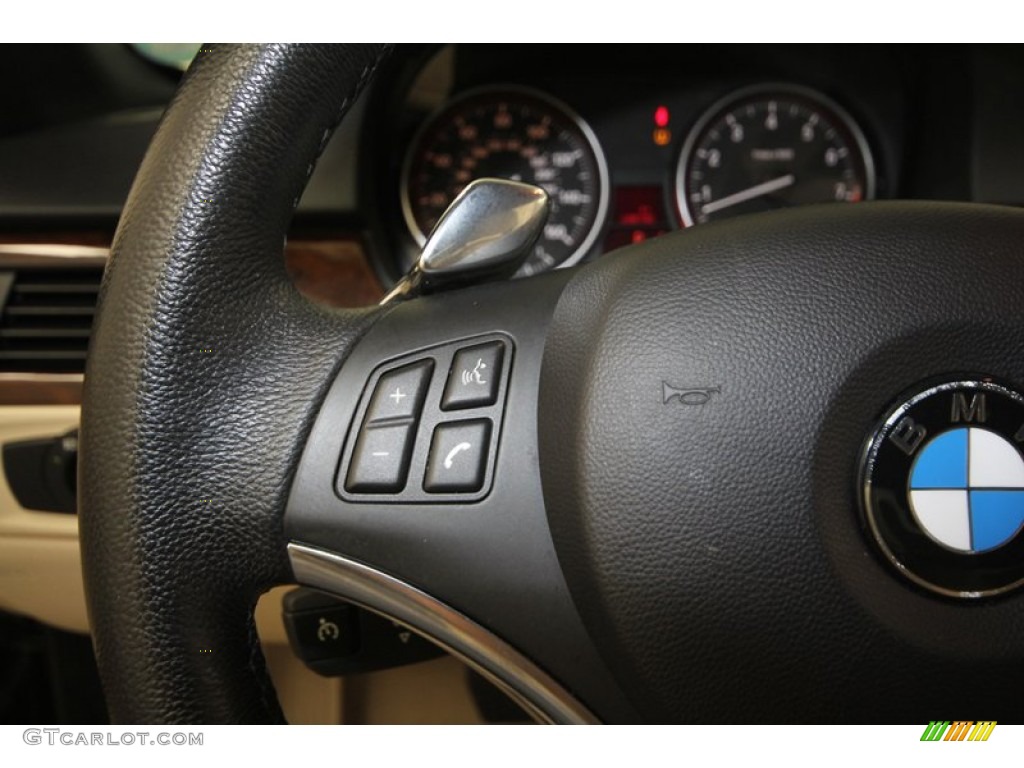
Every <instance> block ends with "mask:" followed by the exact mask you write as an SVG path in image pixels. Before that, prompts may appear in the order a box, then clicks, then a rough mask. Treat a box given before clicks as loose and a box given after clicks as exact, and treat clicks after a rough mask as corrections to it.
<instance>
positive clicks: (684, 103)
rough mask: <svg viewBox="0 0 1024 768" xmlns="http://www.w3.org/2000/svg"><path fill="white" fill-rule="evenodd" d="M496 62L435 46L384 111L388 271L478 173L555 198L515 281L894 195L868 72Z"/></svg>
mask: <svg viewBox="0 0 1024 768" xmlns="http://www.w3.org/2000/svg"><path fill="white" fill-rule="evenodd" d="M574 49H575V47H571V48H570V49H569V51H570V52H571V51H573V50H574ZM613 50H615V49H613ZM502 53H504V51H503V47H501V46H499V47H498V48H497V51H496V52H495V51H491V52H490V53H489V54H484V52H483V51H481V50H477V49H472V48H471V49H468V50H467V49H464V48H462V47H460V48H459V49H455V48H451V47H448V48H444V49H441V50H440V52H437V53H435V54H434V55H432V56H431V57H427V58H426V59H425V60H424V61H423V63H422V64H421V66H420V67H419V68H418V69H417V70H416V72H415V74H414V75H412V76H411V77H409V78H407V82H408V86H407V89H406V90H405V91H404V96H403V97H402V98H401V100H400V101H399V103H398V104H397V105H393V107H392V114H393V115H394V119H393V120H391V121H390V122H391V123H393V124H396V125H398V126H400V127H399V128H398V129H396V130H394V131H391V132H390V133H389V134H388V132H387V131H385V133H386V134H388V139H387V146H386V148H385V149H383V150H381V149H380V148H378V151H377V155H378V157H383V158H384V160H383V161H382V162H383V164H384V165H386V166H388V167H387V168H386V170H385V171H384V173H383V174H379V176H381V177H383V178H384V179H386V182H385V183H384V184H383V185H381V186H380V189H379V190H378V193H377V199H378V201H379V202H380V203H381V205H382V208H383V209H384V210H385V211H387V212H388V213H386V214H385V216H384V218H385V222H384V226H383V227H382V229H383V230H385V232H386V234H385V235H384V236H385V238H386V240H388V242H387V243H386V244H385V248H386V250H387V251H389V252H390V253H397V254H398V258H397V259H396V260H395V264H394V265H393V266H392V269H391V270H390V271H391V272H393V273H400V272H402V271H404V270H405V269H406V268H407V266H408V265H409V264H410V263H411V262H412V261H413V259H414V258H415V255H416V253H417V252H418V249H419V248H420V247H421V246H422V244H423V243H424V242H425V240H426V238H427V236H428V235H429V233H430V230H431V229H432V227H433V226H434V225H435V224H436V223H437V221H438V219H439V218H440V216H441V214H442V213H443V212H444V211H445V209H446V208H447V207H448V205H449V204H450V203H451V202H452V201H453V200H454V199H455V197H456V196H457V195H458V194H459V193H460V192H461V191H462V189H463V188H464V187H465V186H466V185H467V184H469V183H470V182H471V181H473V180H474V179H477V178H481V177H487V176H490V177H499V178H506V179H512V180H515V181H523V182H528V183H531V184H536V185H538V186H540V187H542V188H543V189H545V190H546V191H547V193H548V195H549V196H550V198H551V203H552V209H551V214H550V217H549V220H548V223H547V226H546V227H545V229H544V232H543V234H542V236H541V237H540V239H539V241H538V243H537V245H536V247H535V249H534V252H533V254H532V255H531V256H530V257H529V258H528V260H527V261H526V263H525V264H524V265H523V267H522V268H521V270H520V272H519V275H520V276H527V275H532V274H537V273H539V272H543V271H546V270H550V269H556V268H560V267H565V266H570V265H573V264H576V263H578V262H580V261H583V260H586V259H590V258H593V257H595V256H597V255H599V254H602V253H606V252H610V251H614V250H615V249H617V248H620V247H622V246H625V245H629V244H631V243H637V242H641V241H643V240H646V239H648V238H650V237H656V236H659V235H661V234H664V233H666V232H669V231H671V230H675V229H680V228H685V227H690V226H702V225H704V224H706V223H708V222H713V221H718V220H721V219H726V218H732V217H737V216H745V215H749V214H753V213H757V212H761V211H770V210H774V209H778V208H785V207H791V206H797V205H808V204H815V203H833V204H834V203H838V204H853V203H859V202H862V201H866V200H871V199H874V198H875V197H877V196H890V194H891V190H892V189H893V187H894V178H893V176H894V175H895V174H894V164H892V163H887V162H885V160H886V155H887V154H889V155H890V156H891V155H892V147H893V144H894V141H896V143H898V137H895V138H894V133H898V131H895V132H894V131H893V130H892V129H893V127H894V125H897V126H898V123H899V115H898V112H899V110H898V109H893V102H892V100H891V99H890V100H888V101H887V100H886V99H885V98H882V99H879V98H878V93H879V88H881V91H882V92H883V93H884V91H885V86H884V85H882V86H879V84H878V82H877V80H879V78H876V79H875V80H874V81H873V80H872V78H871V76H870V73H868V75H867V76H866V77H853V78H846V77H842V76H839V74H836V73H833V75H834V76H833V77H831V78H829V79H822V78H821V77H819V76H817V75H816V74H812V73H813V72H814V71H815V70H814V69H812V68H810V66H809V63H808V62H804V64H805V65H807V68H804V67H801V66H799V65H796V64H794V62H790V67H789V68H787V67H775V68H772V67H760V68H759V67H754V66H752V65H751V66H747V67H744V66H734V67H732V68H730V67H725V68H723V71H722V72H718V73H716V74H715V75H714V76H711V75H707V76H703V77H698V76H695V75H694V74H693V73H688V72H687V71H686V70H685V69H680V71H679V72H678V73H673V72H672V71H671V70H668V69H667V68H666V67H665V66H664V63H665V56H666V54H667V52H665V51H662V52H659V54H658V55H659V56H660V57H661V58H659V59H657V60H655V61H651V60H648V59H645V57H644V56H643V55H641V54H638V52H637V51H633V50H627V51H626V52H624V53H623V55H622V57H621V60H620V61H617V62H609V61H607V60H606V59H600V58H598V59H595V60H594V61H593V62H589V61H588V60H587V58H588V57H589V56H591V54H592V53H594V54H596V52H590V51H587V52H585V53H583V54H576V55H577V57H578V58H580V59H581V60H579V61H577V62H575V63H572V62H570V61H560V60H558V59H557V57H552V58H551V60H547V59H546V57H545V56H543V55H541V56H539V58H540V59H541V61H531V62H529V66H527V67H526V68H524V69H522V71H520V72H517V73H516V75H513V74H512V71H511V69H510V68H509V67H508V66H501V63H500V61H494V59H495V58H498V59H500V58H502V56H501V54H502ZM689 53H690V54H691V55H692V53H693V52H692V51H691V52H689ZM808 55H810V54H808ZM817 55H821V54H820V52H818V54H817ZM569 58H570V59H571V58H572V56H570V57H569ZM684 58H685V57H684ZM590 64H592V65H593V66H590ZM547 67H552V68H555V69H554V70H553V71H545V69H546V68H547ZM780 75H781V76H780ZM879 101H881V102H882V105H881V106H879V103H878V102H879ZM886 110H888V116H887V117H886V116H885V115H883V114H882V113H885V112H886ZM880 115H882V116H883V119H888V123H887V124H885V125H884V126H883V127H881V128H880V122H882V120H880ZM378 138H379V137H378ZM378 167H379V166H378Z"/></svg>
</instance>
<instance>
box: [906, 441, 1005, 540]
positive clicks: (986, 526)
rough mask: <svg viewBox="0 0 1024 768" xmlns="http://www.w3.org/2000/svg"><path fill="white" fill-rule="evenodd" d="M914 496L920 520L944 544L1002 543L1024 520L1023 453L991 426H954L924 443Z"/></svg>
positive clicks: (913, 478)
mask: <svg viewBox="0 0 1024 768" xmlns="http://www.w3.org/2000/svg"><path fill="white" fill-rule="evenodd" d="M909 497H910V498H909V500H910V508H911V511H912V512H913V514H914V518H915V519H916V520H917V523H918V524H919V525H920V526H921V528H922V529H923V530H924V532H925V533H927V534H928V535H929V536H930V537H931V538H932V539H934V540H935V541H936V542H937V543H938V544H941V545H942V546H943V547H946V548H947V549H951V550H954V551H956V552H962V553H966V554H977V553H979V552H987V551H989V550H993V549H997V548H998V547H1001V546H1003V545H1004V544H1006V543H1008V542H1009V541H1011V540H1012V539H1013V538H1014V537H1015V536H1016V535H1017V533H1018V532H1019V531H1020V529H1021V527H1022V526H1024V459H1022V458H1021V455H1020V452H1019V451H1018V450H1017V449H1016V447H1014V445H1013V444H1012V443H1011V442H1009V441H1008V440H1006V439H1005V438H1003V437H1001V436H999V435H997V434H996V433H995V432H992V431H990V430H988V429H983V428H981V427H963V428H959V429H952V430H949V431H947V432H943V433H942V434H940V435H939V436H938V437H936V438H934V439H933V440H931V442H929V443H928V444H927V445H925V446H924V448H922V449H921V451H920V453H919V454H918V456H917V459H916V460H915V461H914V466H913V468H912V470H911V473H910V490H909Z"/></svg>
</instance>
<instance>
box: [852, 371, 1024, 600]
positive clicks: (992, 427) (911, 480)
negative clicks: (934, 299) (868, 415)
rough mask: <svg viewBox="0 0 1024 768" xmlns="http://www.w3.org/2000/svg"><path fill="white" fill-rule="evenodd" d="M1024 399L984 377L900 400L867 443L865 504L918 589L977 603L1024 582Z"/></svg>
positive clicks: (874, 529)
mask: <svg viewBox="0 0 1024 768" xmlns="http://www.w3.org/2000/svg"><path fill="white" fill-rule="evenodd" d="M1022 448H1024V396H1021V395H1020V394H1019V393H1018V392H1016V391H1014V390H1012V389H1010V388H1009V387H1006V386H1003V385H1002V384H997V383H995V382H993V381H992V380H991V379H989V378H987V377H977V378H971V379H967V380H963V379H961V380H957V381H950V382H943V383H940V384H936V385H933V386H930V387H928V388H926V389H924V390H922V391H920V392H918V393H917V394H916V395H913V396H912V397H910V398H908V399H905V400H903V401H902V402H901V403H900V404H899V405H897V406H896V407H895V408H893V409H892V410H891V411H890V412H889V413H888V414H887V415H886V417H885V418H884V419H883V421H882V424H881V426H880V427H879V428H878V430H877V431H876V432H875V434H874V436H873V437H872V438H871V440H870V441H869V442H868V445H867V448H866V451H865V454H864V461H863V466H862V482H861V506H862V509H863V512H864V517H865V522H866V524H867V528H868V530H869V531H870V533H871V536H872V537H873V538H874V540H875V542H876V543H877V544H878V545H879V547H880V550H881V552H882V554H883V555H884V556H885V557H886V559H887V560H889V562H890V563H892V564H893V565H894V566H895V567H896V568H897V569H898V570H899V571H900V573H902V574H903V575H905V576H906V577H907V578H909V579H910V580H911V581H913V582H915V583H917V584H918V585H920V586H923V587H926V588H928V589H930V590H932V591H934V592H938V593H940V594H943V595H948V596H953V597H965V598H976V597H984V596H987V595H995V594H999V593H1002V592H1006V591H1008V590H1010V589H1013V588H1016V587H1018V586H1021V585H1022V584H1024V536H1021V535H1020V534H1021V530H1022V529H1024V455H1022V453H1021V450H1022Z"/></svg>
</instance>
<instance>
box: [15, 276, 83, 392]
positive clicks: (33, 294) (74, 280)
mask: <svg viewBox="0 0 1024 768" xmlns="http://www.w3.org/2000/svg"><path fill="white" fill-rule="evenodd" d="M6 274H7V275H8V277H9V278H10V276H11V275H13V280H9V285H8V290H7V297H6V301H4V296H3V291H2V290H0V306H2V308H3V314H2V315H0V372H17V373H82V372H83V371H84V370H85V353H86V349H87V348H88V346H89V329H90V328H91V327H92V316H93V313H94V312H95V310H96V296H97V294H98V293H99V288H100V279H101V277H102V275H103V270H102V269H99V268H92V267H89V268H83V267H78V268H67V267H61V268H48V269H42V268H40V269H14V270H11V271H9V272H7V273H6ZM0 277H2V275H0ZM4 282H5V281H3V280H0V288H2V287H3V283H4Z"/></svg>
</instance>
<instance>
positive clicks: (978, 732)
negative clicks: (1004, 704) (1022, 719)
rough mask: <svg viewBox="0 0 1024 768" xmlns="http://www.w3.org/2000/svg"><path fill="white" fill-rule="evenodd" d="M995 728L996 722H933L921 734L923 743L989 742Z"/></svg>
mask: <svg viewBox="0 0 1024 768" xmlns="http://www.w3.org/2000/svg"><path fill="white" fill-rule="evenodd" d="M995 727H996V722H995V721H994V720H979V721H978V722H974V721H973V720H962V721H959V720H958V721H956V722H954V723H950V722H949V720H932V721H931V722H930V723H928V725H927V727H926V728H925V729H924V733H923V734H921V741H988V737H989V736H991V735H992V731H994V730H995Z"/></svg>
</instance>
